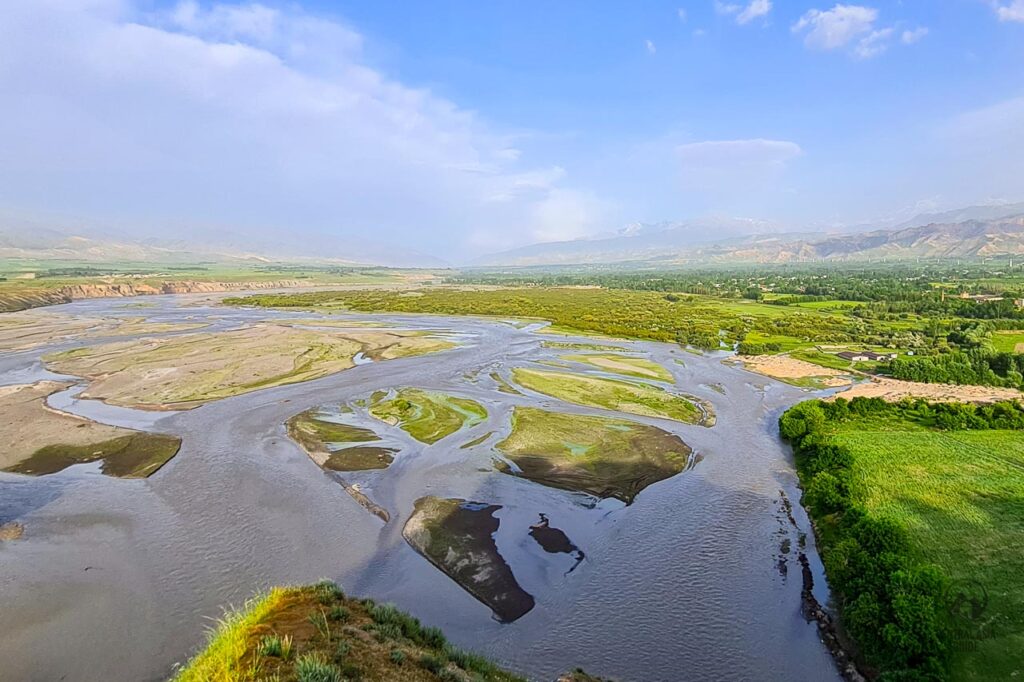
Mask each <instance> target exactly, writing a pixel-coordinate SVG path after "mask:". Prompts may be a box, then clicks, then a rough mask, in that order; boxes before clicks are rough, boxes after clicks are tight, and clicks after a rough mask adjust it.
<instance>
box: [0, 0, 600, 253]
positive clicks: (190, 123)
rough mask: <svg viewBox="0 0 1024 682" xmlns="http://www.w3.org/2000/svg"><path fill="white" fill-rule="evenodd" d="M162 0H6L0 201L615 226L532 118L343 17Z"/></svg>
mask: <svg viewBox="0 0 1024 682" xmlns="http://www.w3.org/2000/svg"><path fill="white" fill-rule="evenodd" d="M135 2H139V3H140V4H138V5H137V4H135ZM146 6H149V3H148V2H143V0H33V1H32V2H0V65H2V66H0V100H2V101H3V102H4V106H3V107H0V139H3V140H5V142H4V144H3V145H0V209H5V210H19V211H32V210H37V211H43V210H53V211H60V212H62V213H64V214H66V215H74V216H79V217H81V218H82V219H96V220H97V221H100V222H102V221H117V222H120V223H130V224H132V225H134V226H136V229H137V230H138V231H139V232H140V234H142V235H145V234H146V231H147V230H148V231H149V233H150V234H152V233H159V231H160V230H164V231H165V233H166V228H167V226H168V225H203V224H205V225H222V226H229V227H232V228H236V229H239V230H243V231H246V230H250V231H252V232H256V231H258V230H272V229H277V230H279V229H287V230H303V229H310V230H320V231H331V232H334V233H345V234H349V235H353V236H359V235H362V236H367V235H368V236H370V237H373V236H378V237H379V236H382V235H386V236H387V237H388V238H390V239H391V240H393V241H395V242H399V243H401V244H403V245H405V246H407V247H410V248H419V249H421V250H427V251H429V250H432V248H433V247H435V246H436V245H437V244H438V243H445V244H447V245H450V246H449V247H446V250H447V251H448V253H445V254H443V255H446V256H450V255H453V253H452V252H453V251H455V250H457V249H459V248H461V245H463V244H465V240H467V239H469V236H470V235H477V234H479V233H480V231H481V230H483V231H485V232H486V231H492V232H495V233H506V234H514V235H516V236H518V237H519V238H520V239H522V240H526V239H528V238H529V237H530V233H531V231H534V230H541V231H544V232H545V233H548V232H551V231H552V230H553V229H554V228H553V227H552V225H553V223H555V222H557V220H556V218H555V216H556V215H557V214H558V213H559V211H560V212H561V214H562V215H564V216H566V218H565V220H566V224H567V225H570V226H571V227H567V228H566V229H569V230H571V231H580V230H586V229H597V228H598V227H602V226H600V225H596V224H594V223H592V222H591V221H597V220H599V216H600V215H601V210H602V209H601V207H602V206H603V204H600V203H599V202H593V201H591V200H590V198H589V197H588V196H587V195H583V194H579V193H573V190H571V189H569V188H567V187H565V186H563V185H564V183H565V181H566V178H565V176H566V173H565V171H564V170H563V169H561V168H548V167H546V164H540V165H539V167H538V164H533V166H532V167H531V165H529V164H528V163H527V162H526V160H525V159H523V158H522V156H523V155H522V152H521V151H520V149H519V145H517V138H518V135H513V134H511V133H507V132H504V131H501V130H498V129H496V128H495V127H494V126H493V125H490V124H488V123H487V122H486V121H483V120H481V118H480V117H479V116H478V115H476V114H475V113H474V112H471V111H468V110H466V109H463V108H461V107H459V106H458V105H457V104H456V103H454V102H451V101H449V100H447V99H444V98H442V97H439V96H437V95H436V94H434V93H432V92H431V91H429V90H426V89H422V88H412V87H409V86H407V85H405V84H403V83H401V82H399V81H397V80H395V79H393V78H390V77H389V76H387V75H386V74H384V73H382V72H381V71H379V70H377V69H375V68H374V67H372V66H371V65H370V64H368V62H367V60H366V59H365V57H364V56H363V42H364V38H363V37H362V36H361V35H360V34H359V33H358V32H357V31H355V30H354V29H353V28H351V27H349V26H346V25H344V24H343V23H340V22H337V21H333V20H325V19H322V18H318V17H314V16H311V15H308V14H306V13H303V12H302V11H299V10H297V9H290V8H289V6H287V5H281V6H280V7H281V8H282V9H279V8H278V6H277V5H275V6H274V7H267V6H263V5H260V4H258V3H251V4H247V5H235V4H228V3H213V4H208V3H205V2H204V3H202V4H199V3H196V2H193V1H192V0H185V1H184V2H180V3H179V4H177V5H176V6H175V7H173V8H172V9H170V10H168V11H166V12H162V13H155V14H154V13H151V12H147V11H144V10H143V9H141V7H146ZM567 197H573V199H572V201H570V200H569V199H568V198H567ZM559 207H561V208H559ZM556 209H558V210H556ZM481 226H484V227H481ZM454 255H455V256H456V257H458V255H459V254H454Z"/></svg>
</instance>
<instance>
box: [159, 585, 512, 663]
mask: <svg viewBox="0 0 1024 682" xmlns="http://www.w3.org/2000/svg"><path fill="white" fill-rule="evenodd" d="M271 680H273V681H274V682H344V681H354V680H367V681H369V680H388V681H389V682H390V681H392V680H394V681H395V682H437V681H438V680H482V681H483V682H525V680H524V678H522V677H519V676H518V675H515V674H513V673H510V672H507V671H505V670H502V669H500V668H498V667H497V666H495V665H494V664H493V663H491V662H490V661H488V660H487V659H485V658H484V657H482V656H479V655H477V654H474V653H470V652H467V651H463V650H461V649H458V648H457V647H455V646H453V645H451V644H450V643H449V642H448V641H447V639H446V638H445V636H444V634H443V633H442V632H441V631H440V630H438V629H437V628H434V627H428V626H425V625H423V624H422V623H421V622H420V621H419V620H418V619H416V618H414V617H412V616H410V615H409V614H407V613H405V612H403V611H400V610H399V609H398V608H396V607H394V606H392V605H391V604H377V603H375V602H374V601H373V600H370V599H362V600H360V599H352V598H349V597H346V596H345V594H344V592H343V591H342V590H341V589H340V588H339V587H338V586H337V585H335V584H334V583H331V582H322V583H318V584H316V585H310V586H307V587H292V588H274V589H272V590H271V591H270V592H269V593H267V594H266V595H265V596H263V597H259V598H256V599H253V600H251V601H249V602H248V603H247V604H246V605H245V607H244V608H243V609H241V610H238V611H231V612H229V613H227V614H226V615H225V616H224V617H223V618H222V619H221V620H220V622H219V624H218V626H217V628H216V629H215V630H214V631H213V632H211V633H210V639H209V642H208V644H207V645H206V647H205V648H204V649H203V650H202V651H201V652H200V653H199V654H198V655H197V656H196V657H195V658H193V659H192V660H191V661H189V663H188V664H187V665H186V666H185V667H184V668H182V669H181V670H180V671H178V673H177V674H176V675H175V676H174V678H173V682H260V681H267V682H269V681H271Z"/></svg>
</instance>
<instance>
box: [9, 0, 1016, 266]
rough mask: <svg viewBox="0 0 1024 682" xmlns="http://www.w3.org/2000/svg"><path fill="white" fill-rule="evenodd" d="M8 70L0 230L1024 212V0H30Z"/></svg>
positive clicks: (19, 14)
mask: <svg viewBox="0 0 1024 682" xmlns="http://www.w3.org/2000/svg"><path fill="white" fill-rule="evenodd" d="M5 26H6V27H7V28H6V29H5V28H4V27H5ZM5 30H6V32H7V34H6V35H5ZM0 65H5V66H0V99H3V100H4V101H6V102H15V105H14V106H13V107H8V108H4V109H3V110H2V111H0V135H3V137H4V138H5V139H13V140H16V142H15V143H14V144H13V145H10V146H8V148H7V149H6V150H0V162H2V164H0V217H4V216H7V217H9V218H10V217H14V218H21V217H31V218H32V219H34V220H36V221H43V222H46V221H49V222H53V223H54V224H57V223H61V222H72V223H76V224H83V225H84V224H90V223H95V224H107V225H120V226H124V225H131V226H133V227H135V228H137V229H140V230H143V231H145V230H152V231H155V232H160V231H166V230H167V229H173V228H174V227H176V226H188V227H189V228H190V229H200V230H201V229H204V227H209V229H219V228H230V229H233V230H236V231H252V232H254V233H273V232H275V231H278V232H280V231H282V230H284V231H287V230H312V231H320V232H333V233H342V234H348V233H351V234H357V235H363V236H365V235H367V234H372V235H373V237H374V238H375V239H379V240H395V241H398V242H400V243H402V244H404V245H406V246H410V247H412V248H416V249H419V250H422V251H425V252H429V253H433V254H435V255H442V256H446V257H447V258H448V259H454V260H459V259H465V258H468V257H472V256H473V255H475V254H479V253H483V252H487V251H492V250H497V249H502V248H508V247H511V246H516V245H519V244H522V243H527V242H531V241H538V240H552V239H566V238H576V237H581V236H588V235H594V234H600V233H605V232H608V231H614V230H616V229H619V228H621V227H622V226H623V225H626V224H629V223H633V222H659V221H671V220H680V219H684V218H690V217H694V216H701V215H708V214H715V215H725V216H736V217H748V218H757V219H760V220H764V221H768V223H767V224H769V225H770V226H771V229H824V228H827V227H832V226H839V225H851V224H859V223H863V222H868V221H871V222H875V221H884V220H895V219H898V218H905V217H910V215H912V214H914V213H915V212H920V211H930V210H939V209H945V208H953V207H957V206H962V205H966V204H973V203H988V202H992V201H1021V200H1024V181H1022V180H1021V178H1024V0H991V1H990V0H906V1H904V2H884V3H883V2H865V3H863V4H860V3H854V2H850V3H846V4H835V3H832V2H815V1H800V2H784V3H783V2H781V1H780V0H775V1H774V2H770V1H768V0H753V1H752V2H751V1H747V0H732V1H731V2H726V1H725V0H719V1H718V2H715V1H714V0H707V1H705V0H695V1H689V2H674V3H673V2H653V1H646V2H643V3H626V2H610V1H604V2H594V1H591V2H583V1H568V0H562V1H559V2H522V1H520V2H513V1H504V0H501V1H489V2H463V1H454V0H441V1H436V2H430V3H396V2H354V1H349V0H345V1H340V2H327V1H326V0H305V1H304V2H290V3H276V2H263V3H252V2H244V3H235V2H198V1H196V0H183V1H180V2H179V1H175V2H148V1H143V0H137V1H133V0H38V1H33V2H28V1H27V0H26V1H25V2H14V3H4V6H3V7H2V8H0Z"/></svg>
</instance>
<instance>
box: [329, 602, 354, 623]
mask: <svg viewBox="0 0 1024 682" xmlns="http://www.w3.org/2000/svg"><path fill="white" fill-rule="evenodd" d="M327 617H328V618H330V619H331V620H334V621H340V622H345V621H347V620H348V619H349V618H351V617H352V613H351V612H350V611H349V610H348V609H346V608H345V607H344V606H335V607H333V608H331V610H330V611H329V612H328V613H327Z"/></svg>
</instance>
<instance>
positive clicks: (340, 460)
mask: <svg viewBox="0 0 1024 682" xmlns="http://www.w3.org/2000/svg"><path fill="white" fill-rule="evenodd" d="M396 452H398V450H395V449H393V448H382V447H375V446H365V445H363V446H356V447H350V448H342V449H341V450H336V451H334V452H332V453H331V455H330V457H328V458H327V461H326V462H324V468H325V469H330V470H331V471H366V470H369V469H387V468H388V466H390V465H391V462H393V461H394V459H395V453H396Z"/></svg>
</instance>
